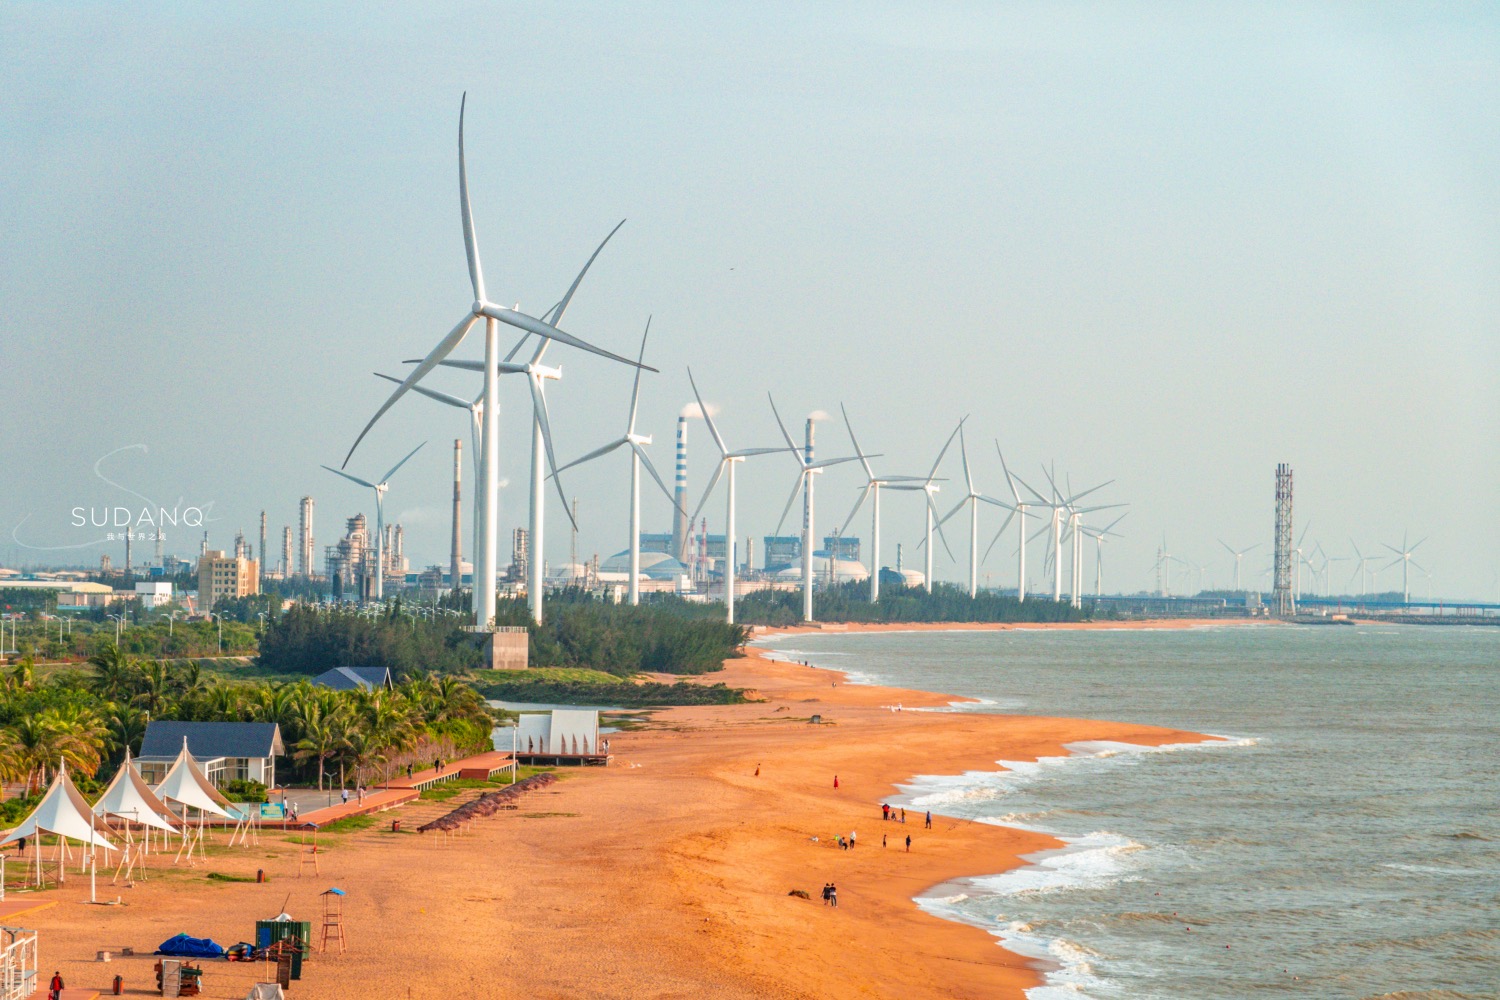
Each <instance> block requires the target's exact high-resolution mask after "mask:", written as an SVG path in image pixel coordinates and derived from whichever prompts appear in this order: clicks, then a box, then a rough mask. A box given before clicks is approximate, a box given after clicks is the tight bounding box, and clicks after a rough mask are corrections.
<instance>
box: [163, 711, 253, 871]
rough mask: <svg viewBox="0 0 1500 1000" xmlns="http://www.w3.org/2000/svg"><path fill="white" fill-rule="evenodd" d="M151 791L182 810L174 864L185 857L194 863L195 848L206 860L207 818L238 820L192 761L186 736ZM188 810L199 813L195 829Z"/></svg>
mask: <svg viewBox="0 0 1500 1000" xmlns="http://www.w3.org/2000/svg"><path fill="white" fill-rule="evenodd" d="M152 791H154V792H155V793H156V797H157V798H158V799H160V800H161V801H162V802H163V803H165V804H168V805H171V804H174V803H175V804H176V805H177V806H179V807H181V809H182V816H181V822H182V846H181V847H179V848H178V849H177V857H176V858H174V859H173V861H172V863H173V864H176V863H177V862H178V861H180V860H181V859H182V858H183V856H184V855H186V857H187V858H188V860H189V861H190V862H191V861H192V858H193V851H194V849H195V848H196V849H197V850H198V851H199V852H200V856H206V855H203V853H202V845H203V820H204V817H205V816H218V817H221V818H222V819H235V818H236V817H235V816H234V815H232V814H231V813H230V812H229V807H230V806H231V805H232V803H231V802H230V801H229V800H228V799H227V798H225V797H224V793H223V792H221V791H219V790H218V789H217V788H215V787H214V784H213V782H211V781H209V780H208V776H207V775H205V774H204V773H203V769H202V768H201V767H199V766H198V762H197V761H196V760H194V759H193V755H192V754H190V753H188V745H187V737H186V736H184V737H183V738H182V750H181V751H180V752H179V753H178V754H177V759H176V760H174V761H173V762H172V766H171V767H170V768H169V769H168V770H167V775H166V777H164V778H163V779H162V781H161V784H159V785H157V786H156V788H154V789H152ZM189 809H195V810H197V813H198V817H197V818H198V825H197V827H196V828H194V827H193V826H192V825H191V824H190V823H189V822H188V810H189Z"/></svg>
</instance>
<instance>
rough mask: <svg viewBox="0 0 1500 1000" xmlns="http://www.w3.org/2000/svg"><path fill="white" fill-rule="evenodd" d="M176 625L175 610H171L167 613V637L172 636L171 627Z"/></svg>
mask: <svg viewBox="0 0 1500 1000" xmlns="http://www.w3.org/2000/svg"><path fill="white" fill-rule="evenodd" d="M176 624H177V609H176V608H173V609H172V610H170V611H168V612H167V635H171V634H172V627H173V626H174V625H176Z"/></svg>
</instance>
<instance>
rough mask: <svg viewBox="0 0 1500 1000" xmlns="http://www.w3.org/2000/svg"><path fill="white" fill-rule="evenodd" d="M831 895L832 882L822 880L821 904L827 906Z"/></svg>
mask: <svg viewBox="0 0 1500 1000" xmlns="http://www.w3.org/2000/svg"><path fill="white" fill-rule="evenodd" d="M832 897H833V883H832V882H824V883H823V905H824V906H827V905H828V904H829V902H830V900H831V899H832Z"/></svg>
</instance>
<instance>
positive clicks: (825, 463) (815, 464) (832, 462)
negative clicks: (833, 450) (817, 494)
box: [807, 455, 880, 469]
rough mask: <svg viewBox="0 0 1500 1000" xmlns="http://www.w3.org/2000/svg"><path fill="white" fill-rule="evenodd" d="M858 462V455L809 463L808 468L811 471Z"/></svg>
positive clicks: (874, 456)
mask: <svg viewBox="0 0 1500 1000" xmlns="http://www.w3.org/2000/svg"><path fill="white" fill-rule="evenodd" d="M870 457H871V458H879V457H880V456H879V455H871V456H870ZM857 461H859V456H857V455H850V456H849V457H847V458H825V459H823V460H822V461H821V462H809V463H807V467H808V468H809V469H826V468H828V467H829V466H830V465H843V464H844V463H845V462H857Z"/></svg>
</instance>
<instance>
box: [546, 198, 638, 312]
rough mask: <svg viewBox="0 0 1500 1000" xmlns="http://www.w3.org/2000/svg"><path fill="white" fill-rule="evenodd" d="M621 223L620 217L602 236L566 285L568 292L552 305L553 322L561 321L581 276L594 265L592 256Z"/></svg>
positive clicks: (616, 231) (602, 246)
mask: <svg viewBox="0 0 1500 1000" xmlns="http://www.w3.org/2000/svg"><path fill="white" fill-rule="evenodd" d="M623 225H625V220H624V219H621V220H620V221H619V222H618V223H616V224H615V228H613V229H611V230H610V231H609V235H608V236H606V237H604V241H603V242H601V243H600V244H599V245H598V246H597V247H595V248H594V252H593V253H591V254H589V259H588V260H587V261H585V262H584V265H583V270H581V271H579V272H578V277H576V278H574V279H573V283H572V284H571V285H569V286H568V294H566V295H564V296H563V297H562V301H561V302H559V303H558V304H557V305H556V306H554V307H553V309H552V322H553V323H559V322H561V321H562V316H563V313H565V312H567V309H568V303H569V302H572V301H573V293H574V292H576V291H578V286H579V285H581V284H582V283H583V276H584V275H585V274H588V273H589V268H591V267H593V266H594V258H595V257H598V256H599V251H601V250H603V249H604V246H605V244H606V243H608V242H609V241H610V240H611V239H613V238H614V235H615V233H618V232H619V231H620V227H621V226H623Z"/></svg>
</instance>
